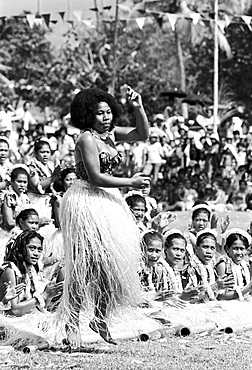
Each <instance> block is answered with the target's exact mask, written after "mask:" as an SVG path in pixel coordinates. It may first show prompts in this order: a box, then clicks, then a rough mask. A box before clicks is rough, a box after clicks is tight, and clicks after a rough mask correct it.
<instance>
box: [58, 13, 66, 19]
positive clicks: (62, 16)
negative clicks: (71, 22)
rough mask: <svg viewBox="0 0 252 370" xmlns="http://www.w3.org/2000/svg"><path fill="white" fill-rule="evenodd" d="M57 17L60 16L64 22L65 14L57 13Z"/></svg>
mask: <svg viewBox="0 0 252 370" xmlns="http://www.w3.org/2000/svg"><path fill="white" fill-rule="evenodd" d="M59 15H60V16H61V18H62V20H64V16H65V12H59Z"/></svg>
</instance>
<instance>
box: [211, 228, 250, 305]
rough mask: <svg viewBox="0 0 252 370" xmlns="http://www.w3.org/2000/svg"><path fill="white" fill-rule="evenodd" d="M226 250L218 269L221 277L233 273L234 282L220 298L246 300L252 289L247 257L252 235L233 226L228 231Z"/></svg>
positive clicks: (217, 265) (218, 263)
mask: <svg viewBox="0 0 252 370" xmlns="http://www.w3.org/2000/svg"><path fill="white" fill-rule="evenodd" d="M225 236H226V241H225V247H224V248H225V251H226V256H222V258H220V259H219V261H218V262H217V264H216V270H217V271H218V273H219V275H220V276H221V277H223V276H229V275H232V276H233V278H234V284H233V287H231V289H225V290H223V291H222V293H221V294H220V295H219V299H227V300H229V299H237V298H238V299H239V300H241V301H242V300H244V298H245V297H246V298H247V297H248V293H250V292H251V290H252V281H251V276H250V270H249V266H248V263H247V261H246V260H245V259H246V256H247V251H248V249H249V247H250V245H251V236H250V235H249V234H248V233H247V232H246V231H244V230H242V229H240V228H233V229H230V230H228V231H227V232H226V235H225Z"/></svg>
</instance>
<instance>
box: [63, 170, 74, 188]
mask: <svg viewBox="0 0 252 370" xmlns="http://www.w3.org/2000/svg"><path fill="white" fill-rule="evenodd" d="M76 179H77V176H76V174H75V173H74V172H71V173H68V174H67V175H66V177H65V178H64V180H63V185H64V189H65V190H66V191H67V189H69V188H70V187H71V186H72V185H73V183H74V181H75V180H76Z"/></svg>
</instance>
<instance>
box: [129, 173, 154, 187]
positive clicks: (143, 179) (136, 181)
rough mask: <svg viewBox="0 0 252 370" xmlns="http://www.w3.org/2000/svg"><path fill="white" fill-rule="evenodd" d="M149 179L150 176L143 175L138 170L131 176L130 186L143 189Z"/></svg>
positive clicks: (148, 182)
mask: <svg viewBox="0 0 252 370" xmlns="http://www.w3.org/2000/svg"><path fill="white" fill-rule="evenodd" d="M150 181H151V179H150V177H148V176H145V175H144V173H142V172H138V173H135V175H134V176H132V177H131V186H132V187H133V188H136V189H144V188H145V187H147V186H149V185H150Z"/></svg>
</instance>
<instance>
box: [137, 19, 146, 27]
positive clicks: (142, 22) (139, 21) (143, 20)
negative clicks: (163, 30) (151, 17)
mask: <svg viewBox="0 0 252 370" xmlns="http://www.w3.org/2000/svg"><path fill="white" fill-rule="evenodd" d="M136 22H137V25H138V27H139V28H140V30H142V29H143V26H144V23H145V17H140V18H136Z"/></svg>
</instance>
